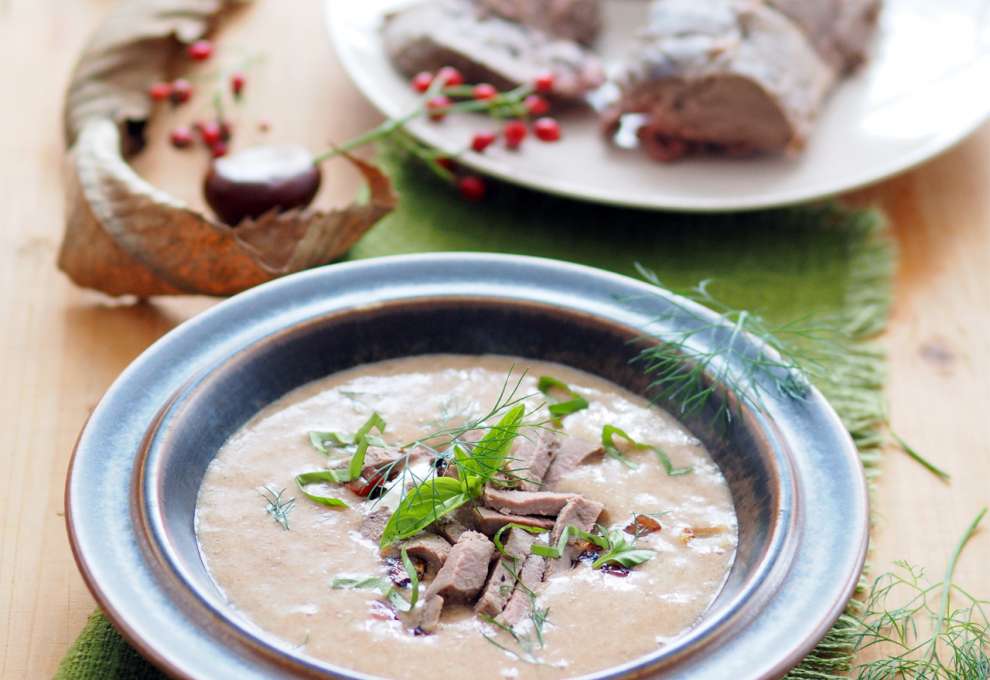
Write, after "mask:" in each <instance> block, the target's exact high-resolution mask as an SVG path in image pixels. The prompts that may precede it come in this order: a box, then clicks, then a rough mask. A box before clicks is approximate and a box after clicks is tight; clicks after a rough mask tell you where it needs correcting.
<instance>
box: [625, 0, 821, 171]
mask: <svg viewBox="0 0 990 680" xmlns="http://www.w3.org/2000/svg"><path fill="white" fill-rule="evenodd" d="M631 54H632V56H631V57H630V59H629V60H628V61H627V68H626V71H625V74H624V75H623V76H622V77H620V79H619V87H620V90H621V92H622V94H621V97H620V100H619V102H618V104H617V105H616V107H615V109H614V110H613V111H612V112H611V113H609V114H607V115H606V116H605V122H606V129H611V130H614V129H615V128H616V126H617V125H618V123H619V121H620V120H621V117H622V116H623V115H627V114H637V115H638V117H640V118H642V121H641V125H640V127H639V128H638V136H639V139H640V142H641V143H642V145H643V147H644V149H645V150H646V151H647V152H649V153H652V154H653V155H654V156H655V157H656V158H657V159H658V160H673V159H674V158H676V157H678V156H680V155H684V154H686V153H691V152H694V151H703V150H714V151H720V152H727V153H732V154H750V153H763V152H768V153H773V152H781V151H788V150H795V149H799V148H801V147H802V146H803V145H804V143H805V141H806V140H807V137H808V135H809V134H810V132H811V130H812V128H813V126H814V123H815V120H816V118H817V116H818V112H819V110H820V108H821V106H822V104H823V102H824V100H825V97H826V96H827V94H828V92H829V91H830V90H831V88H832V86H833V84H834V83H835V80H836V77H837V74H836V71H835V69H833V68H832V67H831V66H830V65H829V64H828V63H826V62H825V60H823V59H822V57H821V56H819V54H818V52H817V51H816V50H815V48H814V47H813V46H812V45H811V43H810V42H809V41H808V39H807V38H806V36H805V35H804V33H803V32H802V31H801V29H799V28H798V27H797V26H796V25H795V24H794V23H793V22H792V21H791V20H790V19H788V18H787V17H786V16H784V15H783V14H781V13H779V12H777V11H776V10H774V9H772V8H770V7H768V6H766V5H763V4H760V3H757V2H752V1H750V0H707V1H706V2H698V1H697V0H655V2H654V3H653V4H652V5H651V11H650V18H649V23H648V26H647V27H646V29H645V30H644V31H643V32H642V33H641V36H640V37H639V38H638V39H637V45H636V46H635V47H634V48H633V50H632V51H631Z"/></svg>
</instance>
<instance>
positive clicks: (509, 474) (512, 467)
mask: <svg viewBox="0 0 990 680" xmlns="http://www.w3.org/2000/svg"><path fill="white" fill-rule="evenodd" d="M556 451H557V435H556V434H554V432H553V430H539V431H529V432H527V433H525V434H524V435H523V436H520V437H516V440H515V442H513V447H512V452H511V453H510V454H509V457H508V459H507V460H506V463H505V472H504V473H502V474H500V475H498V476H497V477H496V479H497V480H498V481H499V483H500V484H502V485H504V486H511V487H514V488H517V489H521V490H523V491H537V490H539V489H540V488H541V487H542V486H543V477H544V476H546V474H547V470H548V469H549V468H550V462H551V461H552V460H553V456H554V454H555V453H556Z"/></svg>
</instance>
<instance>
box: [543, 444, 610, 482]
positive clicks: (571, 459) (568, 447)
mask: <svg viewBox="0 0 990 680" xmlns="http://www.w3.org/2000/svg"><path fill="white" fill-rule="evenodd" d="M559 440H560V443H559V444H558V445H557V454H556V455H555V456H554V457H553V461H551V463H550V469H549V470H547V474H546V477H544V478H543V485H544V486H551V485H553V484H556V483H557V482H559V481H560V480H561V479H562V478H563V477H565V476H566V475H567V474H568V473H569V472H571V471H572V470H574V469H575V468H577V466H579V465H581V464H582V463H584V461H586V460H588V459H589V458H591V457H592V456H597V455H600V454H602V453H603V452H604V449H603V448H602V445H601V442H590V441H588V440H586V439H581V438H580V437H575V436H572V435H571V436H569V435H564V436H561V437H559Z"/></svg>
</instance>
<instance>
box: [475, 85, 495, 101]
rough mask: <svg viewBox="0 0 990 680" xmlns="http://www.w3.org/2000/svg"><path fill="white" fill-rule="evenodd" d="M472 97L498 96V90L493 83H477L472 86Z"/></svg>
mask: <svg viewBox="0 0 990 680" xmlns="http://www.w3.org/2000/svg"><path fill="white" fill-rule="evenodd" d="M473 94H474V98H475V99H479V100H482V101H484V100H487V99H494V98H495V97H496V96H498V90H496V89H495V86H494V85H490V84H488V83H479V84H477V85H475V86H474V91H473Z"/></svg>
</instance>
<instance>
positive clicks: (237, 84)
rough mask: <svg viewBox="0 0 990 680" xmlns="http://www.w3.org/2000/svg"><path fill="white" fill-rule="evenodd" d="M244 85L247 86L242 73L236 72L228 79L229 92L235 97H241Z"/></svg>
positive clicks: (245, 77) (245, 78)
mask: <svg viewBox="0 0 990 680" xmlns="http://www.w3.org/2000/svg"><path fill="white" fill-rule="evenodd" d="M245 85H247V76H245V75H244V74H243V73H240V72H237V73H235V74H234V75H232V76H231V77H230V91H231V92H232V93H233V94H234V96H235V97H240V96H241V93H242V92H244V86H245Z"/></svg>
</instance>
